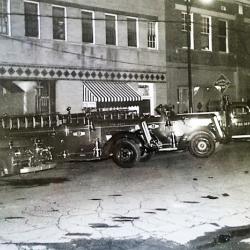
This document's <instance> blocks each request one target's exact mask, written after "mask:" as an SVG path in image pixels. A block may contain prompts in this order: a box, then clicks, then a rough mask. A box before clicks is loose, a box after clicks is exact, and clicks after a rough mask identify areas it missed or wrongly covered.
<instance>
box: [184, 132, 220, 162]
mask: <svg viewBox="0 0 250 250" xmlns="http://www.w3.org/2000/svg"><path fill="white" fill-rule="evenodd" d="M214 150H215V141H214V138H213V137H212V136H211V135H210V134H208V133H206V132H200V133H197V134H196V135H194V136H193V137H192V138H191V140H190V144H189V151H190V153H191V154H193V155H194V156H196V157H200V158H206V157H209V156H210V155H212V154H213V152H214Z"/></svg>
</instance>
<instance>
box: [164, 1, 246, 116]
mask: <svg viewBox="0 0 250 250" xmlns="http://www.w3.org/2000/svg"><path fill="white" fill-rule="evenodd" d="M210 2H211V3H210V4H204V2H202V1H201V0H193V1H192V6H191V12H190V19H191V23H192V24H191V32H190V33H191V34H190V36H191V63H192V86H193V102H194V103H193V108H194V111H206V110H208V108H209V107H210V108H218V107H216V106H218V104H219V102H220V100H221V96H222V95H224V94H227V95H230V97H231V98H232V99H233V100H247V99H249V98H250V78H249V77H250V67H249V66H250V65H249V63H250V60H249V59H250V57H249V50H250V43H249V39H250V21H249V20H250V5H249V4H250V2H249V1H247V0H245V1H244V0H242V1H240V0H239V1H234V0H216V1H210ZM165 4H166V62H167V81H168V83H169V91H168V102H170V103H172V104H174V105H175V106H176V109H177V110H178V111H179V112H185V111H187V110H188V77H187V26H186V20H187V8H186V3H185V1H184V0H166V1H165ZM215 104H216V105H215Z"/></svg>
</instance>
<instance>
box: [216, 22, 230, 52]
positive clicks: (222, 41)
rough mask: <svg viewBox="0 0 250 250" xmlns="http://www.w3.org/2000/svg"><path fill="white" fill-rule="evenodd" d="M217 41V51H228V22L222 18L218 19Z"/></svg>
mask: <svg viewBox="0 0 250 250" xmlns="http://www.w3.org/2000/svg"><path fill="white" fill-rule="evenodd" d="M218 40H219V41H218V43H219V51H221V52H226V53H228V52H229V49H228V22H227V21H224V20H219V22H218Z"/></svg>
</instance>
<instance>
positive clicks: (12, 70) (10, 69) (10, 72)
mask: <svg viewBox="0 0 250 250" xmlns="http://www.w3.org/2000/svg"><path fill="white" fill-rule="evenodd" d="M8 73H9V74H10V75H13V74H14V73H15V70H14V69H13V68H12V67H11V68H9V70H8Z"/></svg>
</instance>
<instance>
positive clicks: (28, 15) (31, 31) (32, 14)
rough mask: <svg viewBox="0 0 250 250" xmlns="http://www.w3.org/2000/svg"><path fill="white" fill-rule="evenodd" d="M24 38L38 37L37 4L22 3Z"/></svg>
mask: <svg viewBox="0 0 250 250" xmlns="http://www.w3.org/2000/svg"><path fill="white" fill-rule="evenodd" d="M24 20H25V36H28V37H39V5H38V3H37V2H30V1H25V2H24Z"/></svg>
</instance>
